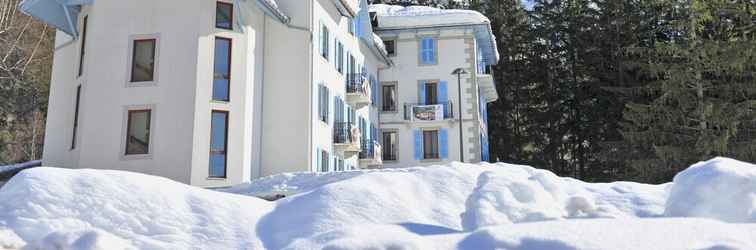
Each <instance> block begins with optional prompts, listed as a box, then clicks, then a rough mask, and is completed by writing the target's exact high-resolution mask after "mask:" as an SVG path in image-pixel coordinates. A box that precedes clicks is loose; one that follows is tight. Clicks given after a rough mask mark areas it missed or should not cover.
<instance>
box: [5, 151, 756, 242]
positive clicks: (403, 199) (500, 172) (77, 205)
mask: <svg viewBox="0 0 756 250" xmlns="http://www.w3.org/2000/svg"><path fill="white" fill-rule="evenodd" d="M754 176H756V175H754V173H753V165H750V164H746V163H742V162H737V161H734V160H729V159H722V158H720V159H715V160H712V161H710V162H706V163H700V164H697V165H694V166H693V167H691V168H690V169H689V170H687V171H685V172H683V173H681V174H680V175H678V176H677V177H676V178H675V183H674V184H666V185H645V184H637V183H627V182H618V183H600V184H594V183H585V182H581V181H578V180H575V179H571V178H561V177H558V176H556V175H554V174H553V173H551V172H548V171H545V170H539V169H535V168H532V167H528V166H521V165H512V164H503V163H499V164H488V163H482V164H477V165H474V164H462V163H451V164H449V165H447V166H431V167H416V168H406V169H385V170H365V171H350V172H338V173H293V174H281V175H276V176H271V177H268V178H264V179H260V180H257V181H255V182H253V183H249V184H244V185H240V186H237V187H233V188H229V189H224V190H220V191H222V192H219V191H213V190H205V189H200V188H195V187H190V186H186V185H183V184H180V183H177V182H173V181H170V180H167V179H164V178H159V177H154V176H148V175H142V174H136V173H128V172H119V171H106V170H67V169H56V168H34V169H29V170H25V171H23V172H21V173H20V174H18V175H17V176H16V177H15V178H13V179H11V181H10V182H9V183H8V184H7V185H6V186H5V187H3V188H2V189H0V247H6V248H7V246H11V247H10V248H19V246H21V245H23V244H27V243H28V244H29V245H30V248H32V249H34V247H38V248H41V249H46V248H62V249H65V248H71V249H132V248H135V249H145V248H146V249H187V248H198V249H491V248H497V247H498V248H505V249H756V247H755V246H756V245H755V244H754V240H756V229H755V228H756V224H727V223H723V222H721V221H714V220H708V219H690V218H676V219H670V218H663V219H650V218H647V217H653V218H656V217H662V216H664V215H665V210H666V215H668V216H700V217H710V218H717V219H722V220H725V221H733V222H754V221H753V220H752V219H753V211H754V206H753V204H754V192H756V187H754V186H753V185H754V180H756V177H754ZM670 192H671V194H670ZM239 194H241V195H239ZM274 194H286V195H287V196H288V197H287V198H284V199H281V200H278V201H276V202H267V201H264V200H261V199H258V198H255V197H250V196H259V195H274ZM714 194H718V195H719V196H716V195H714ZM715 196H716V197H715ZM667 197H669V200H668V199H667ZM7 201H13V202H7ZM665 205H666V207H665ZM748 216H751V217H748ZM578 218H580V220H576V219H578ZM588 218H590V219H588ZM2 228H8V229H10V230H12V231H13V232H10V231H8V230H5V231H3V230H2ZM16 235H17V236H16ZM0 249H1V248H0Z"/></svg>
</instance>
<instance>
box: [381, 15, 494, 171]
mask: <svg viewBox="0 0 756 250" xmlns="http://www.w3.org/2000/svg"><path fill="white" fill-rule="evenodd" d="M371 12H372V13H374V14H373V17H374V19H373V26H374V27H376V33H377V34H378V35H379V36H380V37H381V38H382V40H383V41H384V42H385V44H386V48H387V51H388V53H389V54H390V58H391V59H392V61H393V62H394V63H395V66H394V67H390V68H387V69H385V70H381V71H380V74H379V79H380V84H381V108H380V117H379V120H380V121H381V125H380V127H381V138H382V144H383V149H384V151H383V163H384V165H383V166H384V167H406V166H421V165H433V164H440V163H447V162H451V161H464V162H480V161H487V160H488V128H487V125H488V118H487V116H488V115H487V110H486V105H487V104H488V103H489V102H492V101H495V100H496V99H497V98H498V95H497V93H496V88H495V85H494V82H493V78H492V76H491V75H490V74H489V72H490V71H489V68H490V67H489V65H493V64H496V63H497V62H498V59H499V58H498V53H497V50H496V41H495V39H494V37H493V34H492V32H491V27H490V24H489V21H488V19H487V18H486V17H485V16H483V15H481V14H480V13H477V12H474V11H466V10H440V9H435V8H429V7H420V6H413V7H408V8H403V7H398V6H389V5H373V6H371ZM453 72H456V73H453ZM457 73H459V74H457Z"/></svg>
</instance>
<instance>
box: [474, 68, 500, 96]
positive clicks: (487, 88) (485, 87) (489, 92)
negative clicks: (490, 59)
mask: <svg viewBox="0 0 756 250" xmlns="http://www.w3.org/2000/svg"><path fill="white" fill-rule="evenodd" d="M478 85H479V86H480V90H481V92H482V94H483V97H484V98H485V99H486V102H494V101H496V100H497V99H499V94H498V93H496V85H495V83H494V79H493V76H492V75H489V74H480V75H478Z"/></svg>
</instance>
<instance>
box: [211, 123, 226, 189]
mask: <svg viewBox="0 0 756 250" xmlns="http://www.w3.org/2000/svg"><path fill="white" fill-rule="evenodd" d="M227 149H228V112H227V111H218V110H213V112H212V114H211V118H210V177H211V178H226V165H227V157H226V154H227Z"/></svg>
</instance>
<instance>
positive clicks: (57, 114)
mask: <svg viewBox="0 0 756 250" xmlns="http://www.w3.org/2000/svg"><path fill="white" fill-rule="evenodd" d="M71 40H72V38H71V37H69V36H68V35H66V34H64V33H63V32H60V31H58V32H57V33H56V37H55V44H56V50H55V52H54V55H53V68H52V79H51V80H50V97H49V99H48V105H47V121H46V123H47V124H46V126H45V128H46V129H45V130H46V131H45V141H44V145H45V146H44V150H43V153H42V161H43V164H44V165H46V166H60V167H75V166H77V165H78V161H79V159H78V158H79V150H78V149H79V147H77V148H76V149H75V150H70V148H71V137H73V134H72V131H73V123H74V122H73V120H74V116H73V113H74V109H75V105H76V104H75V102H76V88H77V86H78V85H79V81H78V80H77V76H76V75H77V73H76V72H77V71H76V70H77V69H76V68H77V62H75V61H74V60H75V58H76V55H78V48H79V44H78V43H71ZM82 88H83V87H82ZM82 91H83V89H82ZM80 103H82V104H83V103H84V100H81V102H80ZM79 115H80V116H81V114H79Z"/></svg>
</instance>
